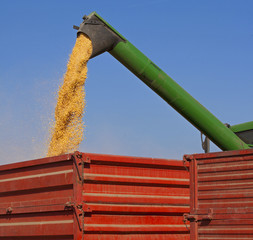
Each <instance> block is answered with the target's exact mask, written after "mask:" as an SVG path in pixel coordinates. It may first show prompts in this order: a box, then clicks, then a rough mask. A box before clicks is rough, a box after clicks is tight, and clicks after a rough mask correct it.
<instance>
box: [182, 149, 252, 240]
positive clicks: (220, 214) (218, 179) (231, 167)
mask: <svg viewBox="0 0 253 240" xmlns="http://www.w3.org/2000/svg"><path fill="white" fill-rule="evenodd" d="M184 160H185V161H186V162H188V161H189V162H190V199H191V201H190V214H186V215H185V218H186V219H187V220H189V221H190V232H191V240H207V239H212V240H223V239H236V240H240V239H243V240H245V239H253V220H252V219H253V149H250V150H240V151H229V152H219V153H209V154H195V155H186V156H185V157H184Z"/></svg>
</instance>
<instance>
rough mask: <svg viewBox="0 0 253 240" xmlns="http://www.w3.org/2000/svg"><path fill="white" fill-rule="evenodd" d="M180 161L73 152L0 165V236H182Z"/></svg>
mask: <svg viewBox="0 0 253 240" xmlns="http://www.w3.org/2000/svg"><path fill="white" fill-rule="evenodd" d="M187 212H189V173H188V171H186V169H185V166H184V165H183V162H182V161H176V160H167V159H153V158H137V157H124V156H112V155H101V154H89V153H80V152H76V153H74V154H67V155H62V156H58V157H50V158H43V159H37V160H32V161H26V162H20V163H14V164H8V165H3V166H0V239H4V240H42V239H47V240H50V239H51V240H70V239H74V240H83V239H85V240H95V239H96V240H97V239H101V240H109V239H110V240H118V239H120V240H124V239H133V240H134V239H136V240H137V239H138V240H151V239H152V240H158V239H159V240H168V239H170V240H173V239H174V240H176V239H177V240H186V239H187V240H188V239H189V237H190V235H189V230H188V229H187V228H186V226H185V224H184V223H183V221H182V220H183V214H184V213H187Z"/></svg>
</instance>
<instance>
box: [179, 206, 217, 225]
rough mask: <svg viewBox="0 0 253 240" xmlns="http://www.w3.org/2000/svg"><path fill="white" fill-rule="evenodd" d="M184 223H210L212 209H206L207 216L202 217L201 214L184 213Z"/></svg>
mask: <svg viewBox="0 0 253 240" xmlns="http://www.w3.org/2000/svg"><path fill="white" fill-rule="evenodd" d="M183 216H184V221H189V222H200V221H211V220H212V219H213V209H212V208H209V209H208V214H206V215H202V214H198V213H195V214H188V213H185V214H184V215H183Z"/></svg>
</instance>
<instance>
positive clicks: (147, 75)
mask: <svg viewBox="0 0 253 240" xmlns="http://www.w3.org/2000/svg"><path fill="white" fill-rule="evenodd" d="M109 53H110V54H111V55H112V56H113V57H115V58H116V59H117V60H118V61H119V62H121V63H122V64H123V65H124V66H125V67H127V68H128V69H129V70H130V71H131V72H132V73H134V74H135V75H136V76H137V77H138V78H140V79H141V80H142V81H143V82H144V83H145V84H146V85H148V86H149V87H150V88H151V89H152V90H153V91H155V92H156V93H157V94H158V95H159V96H160V97H162V98H163V99H164V100H165V101H166V102H167V103H168V104H169V105H171V106H172V107H173V108H174V109H175V110H176V111H177V112H179V113H180V114H181V115H182V116H183V117H185V118H186V119H187V120H188V121H189V122H191V123H192V124H193V125H194V126H195V127H196V128H197V129H199V131H201V132H202V133H203V134H205V135H206V136H207V137H208V138H209V139H210V140H211V141H213V142H214V143H215V144H216V145H217V146H218V147H220V148H221V149H222V150H224V151H227V150H239V149H248V148H249V146H248V145H247V144H246V143H244V142H243V141H242V140H241V139H240V138H239V137H237V136H236V135H235V134H234V133H233V132H232V131H231V130H230V129H228V128H227V127H226V126H225V125H224V124H223V123H222V122H220V121H219V120H218V119H217V118H216V117H215V116H214V115H213V114H211V113H210V112H209V111H208V110H207V109H206V108H205V107H203V106H202V105H201V104H200V103H199V102H198V101H197V100H195V99H194V98H193V97H192V96H191V95H190V94H189V93H187V92H186V91H185V90H184V89H183V88H182V87H181V86H179V85H178V84H177V83H176V82H175V81H174V80H173V79H172V78H170V77H169V76H168V75H167V74H166V73H165V72H163V71H162V70H161V69H160V68H159V67H157V66H156V65H155V64H154V63H153V62H152V61H150V60H149V59H148V58H147V57H146V56H145V55H144V54H143V53H141V52H140V51H139V50H138V49H137V48H136V47H134V46H133V45H132V44H131V43H130V42H129V41H122V42H119V43H118V44H117V45H116V46H115V47H114V48H113V49H112V50H111V51H110V52H109Z"/></svg>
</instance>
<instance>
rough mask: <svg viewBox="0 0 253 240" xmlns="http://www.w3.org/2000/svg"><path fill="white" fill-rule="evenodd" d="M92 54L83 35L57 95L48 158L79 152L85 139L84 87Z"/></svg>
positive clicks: (88, 42) (87, 39) (71, 56)
mask: <svg viewBox="0 0 253 240" xmlns="http://www.w3.org/2000/svg"><path fill="white" fill-rule="evenodd" d="M91 53H92V43H91V41H90V39H89V38H88V37H86V35H84V34H80V35H79V36H78V37H77V40H76V44H75V46H74V48H73V50H72V53H71V55H70V58H69V62H68V65H67V71H66V73H65V76H64V80H63V84H62V85H61V86H60V88H59V91H58V99H57V104H56V108H55V121H54V124H53V126H52V128H51V137H50V143H49V147H48V153H47V156H57V155H60V154H64V153H68V152H71V151H76V150H77V149H78V146H79V144H80V143H81V141H82V140H83V137H84V122H83V114H84V108H85V91H84V84H85V80H86V76H87V62H88V60H89V58H90V56H91Z"/></svg>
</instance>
